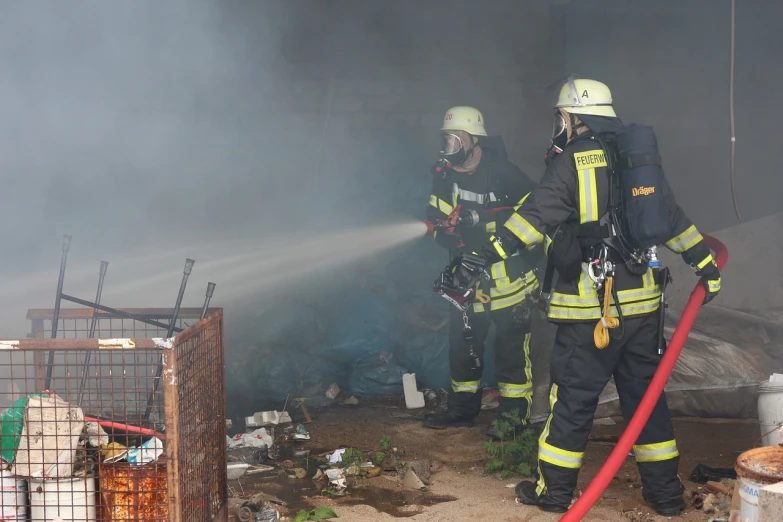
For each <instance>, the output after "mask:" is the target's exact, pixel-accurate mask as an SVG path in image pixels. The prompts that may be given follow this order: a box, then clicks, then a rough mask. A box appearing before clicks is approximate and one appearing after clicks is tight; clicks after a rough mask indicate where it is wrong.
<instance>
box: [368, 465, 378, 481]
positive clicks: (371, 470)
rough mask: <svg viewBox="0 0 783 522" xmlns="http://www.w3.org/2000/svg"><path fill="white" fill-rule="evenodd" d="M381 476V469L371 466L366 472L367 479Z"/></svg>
mask: <svg viewBox="0 0 783 522" xmlns="http://www.w3.org/2000/svg"><path fill="white" fill-rule="evenodd" d="M380 474H381V468H379V467H376V466H373V467H371V468H369V469H368V470H367V478H373V477H377V476H379V475H380Z"/></svg>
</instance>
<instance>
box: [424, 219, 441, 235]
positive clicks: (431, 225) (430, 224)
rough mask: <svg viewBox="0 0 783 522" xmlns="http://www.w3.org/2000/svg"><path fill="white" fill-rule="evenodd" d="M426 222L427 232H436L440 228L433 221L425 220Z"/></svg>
mask: <svg viewBox="0 0 783 522" xmlns="http://www.w3.org/2000/svg"><path fill="white" fill-rule="evenodd" d="M424 224H425V225H427V234H434V233H435V230H437V228H438V227H437V226H436V225H435V223H433V222H432V221H425V222H424Z"/></svg>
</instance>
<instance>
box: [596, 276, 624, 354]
mask: <svg viewBox="0 0 783 522" xmlns="http://www.w3.org/2000/svg"><path fill="white" fill-rule="evenodd" d="M612 283H613V278H612V277H607V278H606V287H605V288H604V310H603V317H602V318H601V320H600V321H598V324H596V325H595V333H594V334H593V339H594V340H595V346H596V347H597V348H598V349H599V350H603V349H604V348H606V347H607V346H609V329H610V328H617V327H618V326H620V320H619V319H617V318H616V317H609V308H610V307H611V304H612Z"/></svg>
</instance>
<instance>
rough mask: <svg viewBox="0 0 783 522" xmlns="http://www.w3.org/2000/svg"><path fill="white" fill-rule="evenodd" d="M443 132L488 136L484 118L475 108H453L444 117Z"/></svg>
mask: <svg viewBox="0 0 783 522" xmlns="http://www.w3.org/2000/svg"><path fill="white" fill-rule="evenodd" d="M440 130H442V131H465V132H467V133H468V134H471V135H473V136H486V135H487V131H486V129H484V116H483V115H482V114H481V112H480V111H479V110H478V109H474V108H473V107H452V108H451V109H449V110H448V111H446V115H445V116H444V117H443V127H441V129H440Z"/></svg>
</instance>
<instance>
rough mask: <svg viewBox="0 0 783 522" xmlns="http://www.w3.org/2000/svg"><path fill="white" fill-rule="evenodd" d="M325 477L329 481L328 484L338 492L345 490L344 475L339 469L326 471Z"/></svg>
mask: <svg viewBox="0 0 783 522" xmlns="http://www.w3.org/2000/svg"><path fill="white" fill-rule="evenodd" d="M326 476H327V478H328V479H329V482H330V483H331V484H332V485H333V486H334V487H335V488H337V489H338V490H341V489H345V487H346V483H345V480H346V479H345V475H343V470H341V469H340V468H332V469H327V470H326Z"/></svg>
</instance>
